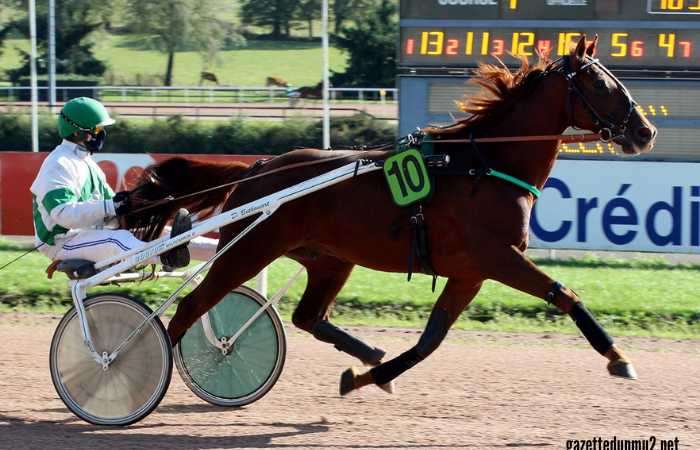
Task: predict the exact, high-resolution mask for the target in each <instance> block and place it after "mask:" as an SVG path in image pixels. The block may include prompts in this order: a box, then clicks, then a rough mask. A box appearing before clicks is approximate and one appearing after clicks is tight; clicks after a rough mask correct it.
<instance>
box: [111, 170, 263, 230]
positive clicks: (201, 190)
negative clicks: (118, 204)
mask: <svg viewBox="0 0 700 450" xmlns="http://www.w3.org/2000/svg"><path fill="white" fill-rule="evenodd" d="M248 167H249V166H248V165H247V164H245V163H242V162H233V163H231V162H227V163H215V162H210V161H195V160H191V159H187V158H183V157H175V158H170V159H167V160H165V161H163V162H160V163H155V164H151V165H149V166H148V167H146V169H144V171H143V172H142V173H141V175H140V176H139V178H138V180H137V181H136V186H137V187H136V188H134V189H133V193H132V195H131V200H132V202H133V204H134V211H133V212H131V213H129V214H127V215H126V218H125V219H126V222H125V224H126V228H127V229H129V230H131V231H132V232H133V233H134V235H135V236H136V237H138V238H139V239H142V240H144V241H150V240H153V239H155V238H158V237H159V236H160V235H161V233H162V232H163V227H165V224H166V223H167V222H168V221H169V220H171V219H172V218H173V217H174V215H175V213H176V212H177V211H178V210H179V209H180V208H185V209H187V210H188V211H189V212H190V213H191V214H197V219H198V220H204V219H207V218H209V217H212V216H213V215H215V214H216V213H217V212H218V211H219V210H220V208H221V206H222V205H223V204H224V202H225V201H226V199H227V198H228V196H229V195H230V194H231V191H232V190H233V189H234V187H235V185H231V184H230V183H232V182H234V181H237V180H239V179H240V178H241V177H242V176H243V174H244V173H245V172H246V171H247V170H248ZM171 197H172V200H169V201H168V200H165V199H168V198H171ZM164 200H165V201H164Z"/></svg>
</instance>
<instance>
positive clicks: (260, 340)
mask: <svg viewBox="0 0 700 450" xmlns="http://www.w3.org/2000/svg"><path fill="white" fill-rule="evenodd" d="M266 302H267V299H265V297H263V296H262V295H261V294H260V293H258V292H256V291H255V290H253V289H251V288H249V287H247V286H241V287H239V288H238V289H235V290H234V291H232V292H231V293H229V294H228V295H227V296H226V297H224V298H223V299H222V300H221V301H220V302H219V303H218V304H217V305H216V306H215V307H214V308H212V309H211V310H210V311H209V312H208V313H207V314H209V319H210V322H211V327H212V331H213V333H214V336H215V337H216V339H221V337H223V336H226V337H227V338H231V337H233V335H234V334H236V332H237V331H238V330H240V329H241V327H242V326H243V325H244V324H245V323H246V322H247V321H248V319H250V318H251V317H252V316H253V314H254V313H255V312H257V311H258V310H259V309H260V306H261V305H263V304H265V303H266ZM286 354H287V335H286V334H285V331H284V324H283V323H282V319H281V318H280V316H279V314H278V313H277V310H275V309H274V307H269V308H268V309H267V310H265V312H263V313H262V314H261V315H260V316H259V317H258V318H257V319H255V322H253V323H252V324H251V326H250V327H249V328H248V329H246V330H245V331H244V332H243V334H241V336H240V337H239V338H238V339H237V340H236V342H235V343H234V346H233V348H232V349H231V351H230V352H228V353H227V354H223V353H222V352H221V351H220V350H219V349H218V348H217V347H215V346H214V345H212V344H211V342H209V340H208V339H207V337H206V335H205V333H204V327H203V325H202V319H201V318H200V319H199V320H198V321H197V322H196V323H195V324H194V325H193V326H192V327H191V328H190V329H189V330H187V333H186V334H185V336H184V337H183V338H182V340H181V341H180V342H179V343H178V345H177V346H175V352H174V358H175V366H176V367H177V370H178V372H180V376H181V377H182V379H183V380H184V381H185V383H186V384H187V386H188V387H189V388H190V389H191V390H192V392H194V393H195V394H196V395H197V396H199V397H200V398H201V399H203V400H205V401H207V402H209V403H211V404H214V405H219V406H243V405H247V404H249V403H252V402H254V401H256V400H258V399H260V398H262V397H263V396H264V395H265V394H267V392H269V391H270V389H272V387H273V386H274V385H275V383H276V382H277V380H278V379H279V376H280V374H281V373H282V369H283V368H284V362H285V358H286Z"/></svg>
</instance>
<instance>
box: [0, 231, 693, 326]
mask: <svg viewBox="0 0 700 450" xmlns="http://www.w3.org/2000/svg"><path fill="white" fill-rule="evenodd" d="M23 252H24V250H23V249H22V248H20V247H18V246H17V245H15V244H12V243H9V242H7V241H2V240H0V265H3V264H6V263H7V262H9V261H11V260H12V259H14V258H16V257H18V256H20V255H21V254H22V253H23ZM537 263H538V264H539V266H540V267H542V268H543V270H545V271H546V272H547V273H549V274H551V275H552V276H553V277H555V278H557V279H559V280H561V281H562V282H564V283H566V284H567V286H569V287H571V288H572V289H574V290H575V291H576V292H577V293H578V294H579V295H580V296H581V297H582V298H583V299H584V301H585V304H586V306H587V307H588V309H589V310H591V312H592V313H593V314H594V315H595V316H596V317H597V318H598V319H599V321H600V322H601V323H602V324H603V325H604V326H605V327H606V329H608V331H610V332H611V333H614V334H627V335H642V336H658V337H662V336H666V337H683V338H700V306H698V302H697V297H698V285H699V284H700V283H699V282H700V266H698V265H688V264H686V265H669V264H667V263H666V262H665V261H664V260H662V259H655V260H648V259H635V260H632V261H629V262H625V261H620V260H605V261H601V260H599V259H596V258H595V257H592V256H588V257H586V258H584V259H583V260H569V261H549V260H540V261H537ZM46 266H48V259H46V258H45V257H44V256H42V255H41V254H39V253H38V252H32V253H30V254H29V255H27V256H26V257H24V258H22V259H20V260H19V261H17V262H15V263H13V264H12V265H10V266H8V267H6V268H4V269H2V270H3V276H2V277H1V278H0V305H1V306H2V308H4V309H5V310H9V309H19V310H30V311H52V312H63V311H66V310H67V309H68V308H69V307H70V305H71V299H70V291H69V289H68V288H67V287H66V284H65V280H66V279H65V277H64V276H63V274H57V275H56V277H55V278H54V279H53V280H48V279H46V278H45V276H44V269H45V268H46ZM298 267H299V266H298V264H297V263H295V262H294V261H291V260H288V259H286V258H281V259H279V260H277V261H275V262H274V263H273V264H272V265H271V267H270V270H269V281H268V283H269V294H270V295H271V294H272V293H274V292H276V291H277V290H278V289H279V288H280V287H281V286H282V285H283V284H284V283H286V282H287V280H289V279H290V278H291V276H292V275H293V274H294V273H295V272H296V270H297V269H298ZM444 283H445V280H444V279H439V281H438V286H437V289H436V292H435V293H432V292H431V279H430V278H429V277H426V276H422V275H414V277H413V279H412V280H411V282H410V283H407V282H406V275H405V274H389V273H381V272H375V271H371V270H368V269H364V268H361V267H358V268H356V270H355V271H354V272H353V275H352V277H351V278H350V281H349V282H348V284H347V285H346V286H345V288H344V289H343V291H342V292H341V293H340V295H339V296H338V299H337V301H336V304H335V306H334V309H333V319H334V321H336V322H337V323H345V324H372V325H385V326H419V327H422V326H424V325H425V322H426V320H427V317H428V315H429V313H430V310H431V308H432V306H433V304H434V303H435V300H436V299H437V296H438V294H439V292H440V291H441V289H442V287H443V286H444ZM247 284H249V285H251V286H253V287H255V280H251V282H249V283H247ZM178 285H179V283H178V282H177V281H175V280H159V281H157V282H143V283H140V284H131V285H127V286H123V287H114V286H110V287H98V288H94V289H93V290H91V291H90V294H93V293H98V292H105V291H118V292H125V293H128V294H130V295H134V296H135V297H137V298H139V299H141V300H143V301H145V302H146V303H148V304H149V305H151V306H152V307H154V306H157V305H158V304H160V302H162V301H163V300H164V299H165V298H167V296H168V295H169V294H170V293H171V292H173V291H174V290H175V288H176V287H177V286H178ZM305 286H306V276H305V274H302V276H301V277H300V279H299V280H297V281H296V283H294V285H293V286H292V287H291V288H290V290H289V291H288V292H287V294H286V295H285V296H284V298H283V299H282V300H281V301H280V303H279V304H278V309H279V310H280V312H281V314H282V316H283V318H284V319H285V320H289V319H290V317H291V313H292V311H293V309H294V307H295V305H296V304H297V302H298V301H299V299H300V297H301V295H302V293H303V290H304V287H305ZM173 310H174V308H171V311H170V312H172V311H173ZM455 327H458V328H466V329H492V330H507V331H557V332H566V333H577V332H578V330H577V329H576V327H575V325H574V324H573V322H572V321H571V320H570V319H569V318H568V316H566V315H564V314H562V313H560V312H559V311H558V310H557V309H556V308H554V307H551V306H549V305H547V304H546V303H545V302H544V301H543V300H540V299H537V298H534V297H530V296H528V295H526V294H523V293H521V292H518V291H515V290H513V289H510V288H508V287H506V286H503V285H501V284H499V283H495V282H492V281H487V282H486V283H485V285H484V288H483V289H482V291H481V293H480V294H479V295H478V296H477V298H476V299H475V300H474V301H473V302H472V304H471V306H470V307H469V308H468V309H467V311H466V312H465V313H464V314H463V315H462V317H461V318H460V319H459V320H458V322H457V323H456V324H455Z"/></svg>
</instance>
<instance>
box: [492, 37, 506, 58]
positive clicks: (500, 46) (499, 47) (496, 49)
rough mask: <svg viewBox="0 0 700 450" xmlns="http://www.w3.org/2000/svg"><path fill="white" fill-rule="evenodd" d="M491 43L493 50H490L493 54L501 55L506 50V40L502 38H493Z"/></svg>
mask: <svg viewBox="0 0 700 450" xmlns="http://www.w3.org/2000/svg"><path fill="white" fill-rule="evenodd" d="M491 43H492V44H493V51H492V52H491V54H492V55H494V56H501V55H502V54H504V53H505V52H506V41H504V40H503V39H494V40H493V41H491Z"/></svg>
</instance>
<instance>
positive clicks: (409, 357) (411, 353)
mask: <svg viewBox="0 0 700 450" xmlns="http://www.w3.org/2000/svg"><path fill="white" fill-rule="evenodd" d="M421 361H423V358H421V356H420V355H419V354H418V352H417V351H416V349H415V347H414V348H412V349H410V350H408V351H407V352H404V353H402V354H400V355H399V356H397V357H396V358H394V359H392V360H391V361H387V362H385V363H382V364H380V365H378V366H377V367H373V368H372V369H371V370H370V373H371V374H372V378H374V382H375V383H377V384H378V385H380V386H381V385H382V384H386V383H388V382H390V381H391V380H393V379H394V378H396V377H398V376H399V375H401V374H402V373H404V372H405V371H407V370H408V369H410V368H411V367H413V366H415V365H416V364H418V363H419V362H421Z"/></svg>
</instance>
